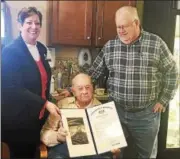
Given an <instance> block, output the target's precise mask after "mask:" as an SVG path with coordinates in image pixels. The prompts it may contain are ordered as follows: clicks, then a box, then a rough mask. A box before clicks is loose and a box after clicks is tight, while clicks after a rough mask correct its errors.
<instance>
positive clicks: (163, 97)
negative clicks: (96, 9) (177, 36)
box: [89, 30, 177, 110]
mask: <svg viewBox="0 0 180 159" xmlns="http://www.w3.org/2000/svg"><path fill="white" fill-rule="evenodd" d="M105 67H107V69H108V70H109V78H108V81H107V84H108V92H109V95H110V98H111V99H113V100H114V101H116V102H119V103H120V104H121V105H122V106H123V107H124V109H125V110H133V109H142V108H145V107H147V106H148V104H150V103H151V102H152V101H157V102H160V103H161V104H163V105H164V106H166V105H167V103H168V102H169V100H170V99H171V98H172V96H173V95H174V92H175V88H176V86H177V68H176V64H175V62H174V60H173V57H172V54H171V52H170V51H169V49H168V47H167V45H166V44H165V42H164V41H163V40H162V39H161V38H160V37H158V36H157V35H154V34H151V33H148V32H145V31H143V30H142V32H141V36H140V38H139V39H138V40H137V41H136V42H134V43H133V44H131V45H125V44H123V43H122V42H121V41H120V40H119V38H116V39H115V40H110V41H108V42H107V43H106V45H105V46H104V47H103V49H102V50H101V52H100V53H99V54H98V56H97V58H96V59H95V61H94V63H93V65H92V67H91V68H90V69H89V74H90V75H91V76H92V78H93V79H98V77H99V76H100V75H101V74H102V73H103V72H104V69H105Z"/></svg>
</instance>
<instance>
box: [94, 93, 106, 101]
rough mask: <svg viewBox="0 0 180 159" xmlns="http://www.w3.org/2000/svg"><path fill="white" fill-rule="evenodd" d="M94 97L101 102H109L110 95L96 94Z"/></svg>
mask: <svg viewBox="0 0 180 159" xmlns="http://www.w3.org/2000/svg"><path fill="white" fill-rule="evenodd" d="M94 97H95V98H97V99H98V100H100V101H107V100H108V97H109V95H108V94H107V93H105V94H104V95H97V94H94Z"/></svg>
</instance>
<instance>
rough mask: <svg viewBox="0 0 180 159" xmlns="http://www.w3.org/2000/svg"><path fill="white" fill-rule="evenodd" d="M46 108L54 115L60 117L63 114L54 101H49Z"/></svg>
mask: <svg viewBox="0 0 180 159" xmlns="http://www.w3.org/2000/svg"><path fill="white" fill-rule="evenodd" d="M46 109H47V110H48V111H49V113H50V114H51V115H53V116H59V117H60V115H61V112H60V110H59V108H58V107H57V106H56V105H55V104H54V103H51V102H49V101H47V104H46Z"/></svg>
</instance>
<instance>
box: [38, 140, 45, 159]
mask: <svg viewBox="0 0 180 159" xmlns="http://www.w3.org/2000/svg"><path fill="white" fill-rule="evenodd" d="M36 157H37V158H40V159H47V157H48V150H47V147H46V145H45V144H43V143H40V145H39V146H38V147H37V151H36Z"/></svg>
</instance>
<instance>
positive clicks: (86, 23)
mask: <svg viewBox="0 0 180 159" xmlns="http://www.w3.org/2000/svg"><path fill="white" fill-rule="evenodd" d="M50 3H52V6H53V9H52V11H51V13H52V17H51V18H52V19H53V20H52V24H50V25H52V27H51V28H52V29H51V32H52V33H51V32H50V34H51V42H52V44H70V45H87V46H88V45H91V32H92V30H91V29H92V9H93V8H92V1H88V0H87V1H52V2H50ZM52 36H53V37H52Z"/></svg>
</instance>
